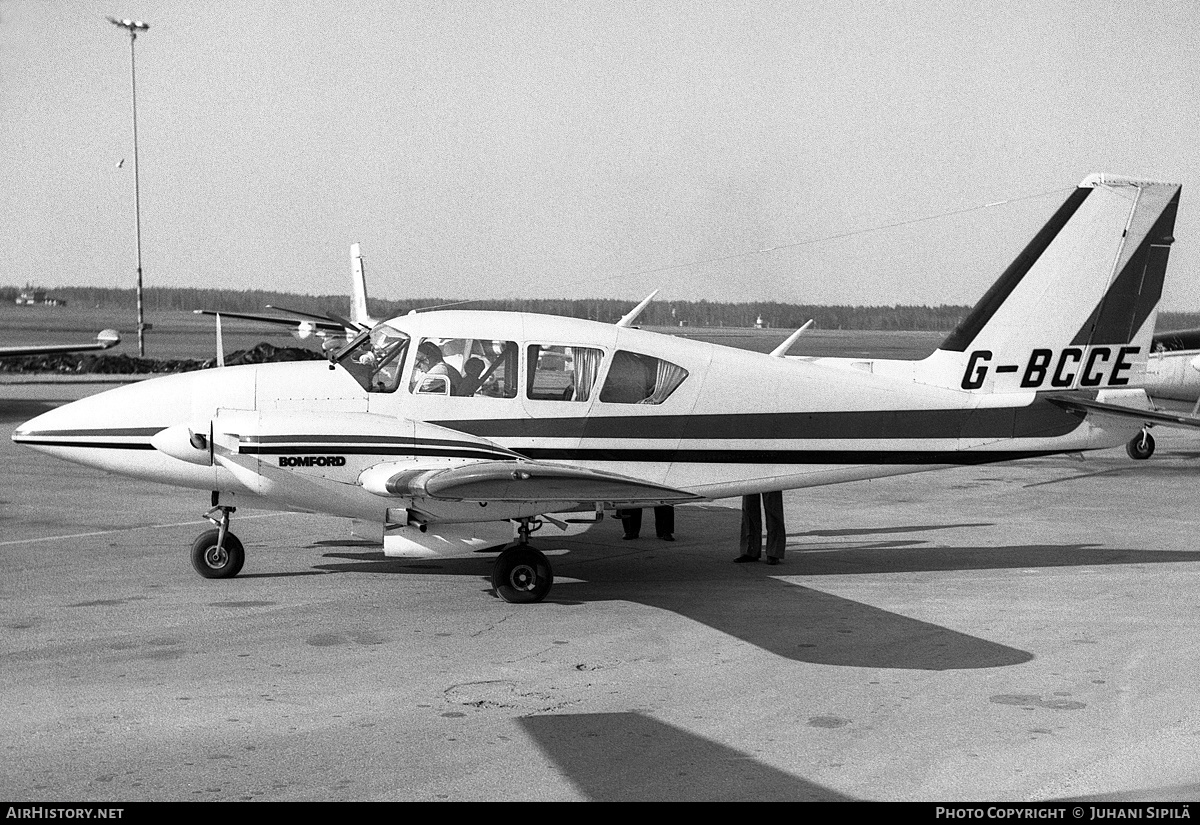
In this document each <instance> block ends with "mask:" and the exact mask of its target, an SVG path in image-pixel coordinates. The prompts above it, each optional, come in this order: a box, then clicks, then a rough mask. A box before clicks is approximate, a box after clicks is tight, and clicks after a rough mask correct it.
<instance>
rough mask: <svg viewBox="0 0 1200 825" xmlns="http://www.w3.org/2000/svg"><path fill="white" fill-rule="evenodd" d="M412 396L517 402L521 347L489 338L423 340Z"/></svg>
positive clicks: (413, 376)
mask: <svg viewBox="0 0 1200 825" xmlns="http://www.w3.org/2000/svg"><path fill="white" fill-rule="evenodd" d="M408 388H409V391H410V392H413V393H417V394H420V395H453V396H458V397H460V398H484V397H489V398H516V396H517V344H516V342H515V341H498V340H493V339H486V338H423V339H422V340H421V343H420V344H419V345H418V346H417V350H416V356H415V357H414V359H413V372H412V378H411V379H410V380H409V384H408Z"/></svg>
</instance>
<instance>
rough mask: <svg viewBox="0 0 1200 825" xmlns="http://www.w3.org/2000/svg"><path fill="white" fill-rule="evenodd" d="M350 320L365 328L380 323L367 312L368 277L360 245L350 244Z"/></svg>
mask: <svg viewBox="0 0 1200 825" xmlns="http://www.w3.org/2000/svg"><path fill="white" fill-rule="evenodd" d="M350 320H351V321H353V322H354V323H355V324H358V325H360V326H363V327H373V326H375V325H376V324H378V323H379V320H378V319H377V318H372V317H371V313H370V312H368V311H367V275H366V270H365V267H364V265H363V259H362V253H361V251H360V250H359V247H358V244H356V243H352V244H350Z"/></svg>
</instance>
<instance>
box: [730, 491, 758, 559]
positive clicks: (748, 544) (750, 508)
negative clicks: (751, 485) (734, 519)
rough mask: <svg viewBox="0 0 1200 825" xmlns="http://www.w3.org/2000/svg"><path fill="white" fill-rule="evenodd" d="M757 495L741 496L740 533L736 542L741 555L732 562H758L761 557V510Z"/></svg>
mask: <svg viewBox="0 0 1200 825" xmlns="http://www.w3.org/2000/svg"><path fill="white" fill-rule="evenodd" d="M759 499H760V497H759V495H758V494H757V493H755V494H754V495H750V496H742V533H741V539H740V540H739V542H738V549H739V550H741V555H740V556H738V557H737V558H736V559H734V561H758V557H759V556H761V555H762V510H761V507H760V501H759Z"/></svg>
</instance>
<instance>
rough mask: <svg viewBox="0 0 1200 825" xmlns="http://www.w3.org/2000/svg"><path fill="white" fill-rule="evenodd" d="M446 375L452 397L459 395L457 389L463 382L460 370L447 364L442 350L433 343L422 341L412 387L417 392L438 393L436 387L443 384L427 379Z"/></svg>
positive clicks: (418, 350)
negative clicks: (427, 381) (427, 380)
mask: <svg viewBox="0 0 1200 825" xmlns="http://www.w3.org/2000/svg"><path fill="white" fill-rule="evenodd" d="M439 375H444V376H445V377H446V380H447V382H448V383H449V384H450V395H458V392H457V389H458V385H459V383H460V382H461V381H462V375H461V374H459V372H458V370H456V369H455V368H454V367H452V366H450V365H449V364H447V363H446V361H445V359H444V358H443V357H442V350H441V348H440V347H439V346H438V345H437V344H435V343H433V342H432V341H428V340H426V341H422V342H421V346H419V347H418V348H417V359H416V370H415V371H414V372H413V380H412V386H413V387H414V388H415V391H416V392H436V389H435V387H436V386H437V385H439V384H440V383H441V382H429V386H428V388H427V387H426V379H427V378H432V377H436V376H439Z"/></svg>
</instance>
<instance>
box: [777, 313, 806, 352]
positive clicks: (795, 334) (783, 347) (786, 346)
mask: <svg viewBox="0 0 1200 825" xmlns="http://www.w3.org/2000/svg"><path fill="white" fill-rule="evenodd" d="M812 325H813V319H812V318H809V319H808V323H806V324H805V325H804V326H802V327H800V329H798V330H796V331H795V332H793V333H792V334H791V335H789V336H788V337H787V340H786V341H784V342H783V343H782V344H780V345H779V346H777V347H775V349H773V350H771V355H773V356H775V357H776V358H782V357H783V356H785V355H787V351H788V350H789V349H791V348H792V344H794V343H796V339H797V338H799V337H800V334H801V333H802V332H804V330H806V329H808V328H809V327H811V326H812Z"/></svg>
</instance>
